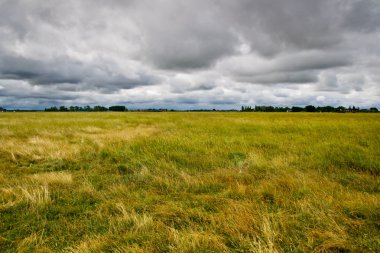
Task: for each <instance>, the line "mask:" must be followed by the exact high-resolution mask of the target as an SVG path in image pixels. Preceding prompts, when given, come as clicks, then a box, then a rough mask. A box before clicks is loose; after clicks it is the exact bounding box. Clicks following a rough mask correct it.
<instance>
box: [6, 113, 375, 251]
mask: <svg viewBox="0 0 380 253" xmlns="http://www.w3.org/2000/svg"><path fill="white" fill-rule="evenodd" d="M0 252H380V114H360V113H357V114H352V113H350V114H348V113H347V114H337V113H242V112H228V113H227V112H225V113H222V112H205V113H191V112H186V113H180V112H161V113H137V112H127V113H110V112H106V113H42V112H41V113H0Z"/></svg>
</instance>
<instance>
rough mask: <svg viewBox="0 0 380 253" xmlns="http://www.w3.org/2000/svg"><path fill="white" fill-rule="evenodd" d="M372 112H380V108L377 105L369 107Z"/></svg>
mask: <svg viewBox="0 0 380 253" xmlns="http://www.w3.org/2000/svg"><path fill="white" fill-rule="evenodd" d="M369 111H370V112H379V110H378V109H377V108H376V107H371V108H369Z"/></svg>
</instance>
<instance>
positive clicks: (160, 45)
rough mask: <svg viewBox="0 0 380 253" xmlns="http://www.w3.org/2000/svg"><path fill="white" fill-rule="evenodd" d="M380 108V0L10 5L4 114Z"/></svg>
mask: <svg viewBox="0 0 380 253" xmlns="http://www.w3.org/2000/svg"><path fill="white" fill-rule="evenodd" d="M98 104H99V105H105V106H110V105H116V104H120V105H126V106H127V107H129V108H131V109H133V108H135V109H137V108H141V109H143V108H170V109H171V108H172V109H200V108H205V109H211V108H216V109H239V108H240V106H242V105H246V106H247V105H250V106H253V105H274V106H293V105H294V106H305V105H308V104H312V105H319V106H324V105H333V106H337V105H343V106H352V105H354V106H360V107H363V108H364V107H373V106H375V107H378V108H380V1H379V0H234V1H231V0H191V1H190V0H124V1H122V0H65V1H62V0H49V1H43V0H0V107H5V108H23V109H43V108H45V107H48V106H49V107H50V106H54V105H66V106H70V105H98Z"/></svg>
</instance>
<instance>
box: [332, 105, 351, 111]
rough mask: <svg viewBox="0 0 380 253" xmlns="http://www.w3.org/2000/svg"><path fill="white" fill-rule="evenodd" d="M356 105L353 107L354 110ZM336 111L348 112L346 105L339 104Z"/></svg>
mask: <svg viewBox="0 0 380 253" xmlns="http://www.w3.org/2000/svg"><path fill="white" fill-rule="evenodd" d="M354 108H355V107H353V108H352V110H354ZM335 111H336V112H346V108H345V107H344V106H338V107H337V108H336V109H335Z"/></svg>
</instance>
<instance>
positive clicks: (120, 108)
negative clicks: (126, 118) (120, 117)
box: [108, 105, 128, 112]
mask: <svg viewBox="0 0 380 253" xmlns="http://www.w3.org/2000/svg"><path fill="white" fill-rule="evenodd" d="M108 110H110V111H112V112H125V111H127V110H128V109H127V107H125V106H124V105H114V106H110V107H109V108H108Z"/></svg>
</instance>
